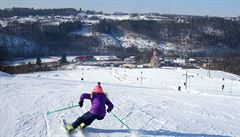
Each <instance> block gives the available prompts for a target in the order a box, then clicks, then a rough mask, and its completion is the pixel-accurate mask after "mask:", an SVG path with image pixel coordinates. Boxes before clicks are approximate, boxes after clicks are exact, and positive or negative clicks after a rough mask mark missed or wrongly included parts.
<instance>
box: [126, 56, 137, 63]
mask: <svg viewBox="0 0 240 137" xmlns="http://www.w3.org/2000/svg"><path fill="white" fill-rule="evenodd" d="M124 62H125V63H129V64H135V63H136V58H135V56H130V57H129V58H125V59H124Z"/></svg>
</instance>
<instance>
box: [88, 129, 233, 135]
mask: <svg viewBox="0 0 240 137" xmlns="http://www.w3.org/2000/svg"><path fill="white" fill-rule="evenodd" d="M88 133H109V134H110V133H130V132H129V130H127V129H98V128H91V127H88V128H86V129H85V133H84V134H88ZM134 133H136V134H138V135H152V136H176V137H230V136H224V135H211V134H201V133H181V132H174V131H168V130H156V131H153V130H141V129H140V130H133V134H134Z"/></svg>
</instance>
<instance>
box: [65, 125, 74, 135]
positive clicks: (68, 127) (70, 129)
mask: <svg viewBox="0 0 240 137" xmlns="http://www.w3.org/2000/svg"><path fill="white" fill-rule="evenodd" d="M66 130H67V132H68V133H71V132H72V131H73V130H74V128H73V126H72V125H68V126H66Z"/></svg>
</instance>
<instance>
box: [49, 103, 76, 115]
mask: <svg viewBox="0 0 240 137" xmlns="http://www.w3.org/2000/svg"><path fill="white" fill-rule="evenodd" d="M75 107H79V105H75V106H70V107H65V108H61V109H58V110H54V111H48V112H47V115H50V114H52V113H55V112H59V111H63V110H66V109H71V108H75Z"/></svg>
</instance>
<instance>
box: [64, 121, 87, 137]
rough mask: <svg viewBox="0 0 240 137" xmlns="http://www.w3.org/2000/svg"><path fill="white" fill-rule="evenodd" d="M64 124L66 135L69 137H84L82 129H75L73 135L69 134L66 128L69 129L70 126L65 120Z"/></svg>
mask: <svg viewBox="0 0 240 137" xmlns="http://www.w3.org/2000/svg"><path fill="white" fill-rule="evenodd" d="M62 122H63V126H64V129H65V131H66V134H67V136H68V137H84V135H83V133H82V131H81V129H78V128H77V129H75V130H73V131H72V132H71V133H69V132H68V131H67V129H66V127H67V126H68V125H69V124H68V123H67V121H66V120H65V119H63V120H62Z"/></svg>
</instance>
